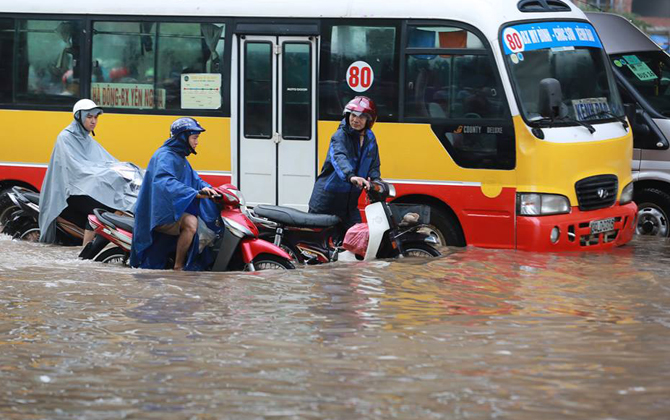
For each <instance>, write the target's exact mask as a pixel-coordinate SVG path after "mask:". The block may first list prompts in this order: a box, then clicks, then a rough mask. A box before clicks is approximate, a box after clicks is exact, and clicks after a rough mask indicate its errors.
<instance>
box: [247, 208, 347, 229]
mask: <svg viewBox="0 0 670 420" xmlns="http://www.w3.org/2000/svg"><path fill="white" fill-rule="evenodd" d="M254 213H256V215H258V216H260V217H265V218H266V219H268V220H272V221H273V222H277V223H281V224H283V225H284V226H296V227H310V228H312V227H322V228H325V227H331V226H335V225H337V224H338V223H340V218H339V217H337V216H333V215H331V214H315V213H307V212H304V211H300V210H296V209H294V208H291V207H282V206H269V205H265V204H261V205H259V206H256V207H254Z"/></svg>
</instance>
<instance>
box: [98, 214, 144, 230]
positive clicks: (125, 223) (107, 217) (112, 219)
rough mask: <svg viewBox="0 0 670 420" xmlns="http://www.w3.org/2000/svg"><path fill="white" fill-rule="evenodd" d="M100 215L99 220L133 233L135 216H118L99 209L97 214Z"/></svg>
mask: <svg viewBox="0 0 670 420" xmlns="http://www.w3.org/2000/svg"><path fill="white" fill-rule="evenodd" d="M98 215H99V216H100V218H101V219H103V220H101V222H103V223H107V224H111V225H113V226H116V227H118V228H120V229H123V230H125V231H126V232H130V233H133V226H134V225H135V218H133V217H128V216H119V215H118V214H114V213H110V212H108V211H105V212H103V211H101V212H99V214H98Z"/></svg>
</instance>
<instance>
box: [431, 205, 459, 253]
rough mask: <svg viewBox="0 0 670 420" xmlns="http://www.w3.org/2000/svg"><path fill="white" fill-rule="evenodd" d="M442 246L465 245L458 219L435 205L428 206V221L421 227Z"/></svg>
mask: <svg viewBox="0 0 670 420" xmlns="http://www.w3.org/2000/svg"><path fill="white" fill-rule="evenodd" d="M422 230H423V231H426V230H427V232H425V233H428V234H429V235H431V236H433V237H434V238H435V239H437V242H438V244H439V245H442V246H465V237H464V236H463V231H462V230H461V226H460V224H459V223H458V220H457V219H456V218H455V217H454V216H453V215H451V214H448V213H446V212H444V211H442V210H438V209H436V208H435V207H431V208H430V223H429V224H427V225H426V226H425V227H423V228H422Z"/></svg>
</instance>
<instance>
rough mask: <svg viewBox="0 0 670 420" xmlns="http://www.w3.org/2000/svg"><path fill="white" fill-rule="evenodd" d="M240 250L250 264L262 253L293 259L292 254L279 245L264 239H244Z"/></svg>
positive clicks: (245, 261)
mask: <svg viewBox="0 0 670 420" xmlns="http://www.w3.org/2000/svg"><path fill="white" fill-rule="evenodd" d="M240 251H241V252H242V260H243V261H244V263H245V264H249V263H250V262H251V261H253V260H254V258H256V257H257V256H259V255H260V254H272V255H276V256H278V257H281V258H284V259H286V260H288V261H292V259H291V256H290V255H288V253H286V251H284V250H283V249H281V248H279V247H278V246H277V245H275V244H273V243H271V242H268V241H266V240H263V239H258V238H253V239H251V238H250V239H246V238H245V239H242V241H241V242H240Z"/></svg>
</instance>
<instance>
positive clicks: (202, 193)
mask: <svg viewBox="0 0 670 420" xmlns="http://www.w3.org/2000/svg"><path fill="white" fill-rule="evenodd" d="M195 198H212V199H219V198H223V196H222V195H221V194H218V193H217V194H214V195H210V194H209V193H207V191H205V190H200V191H198V194H196V196H195Z"/></svg>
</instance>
